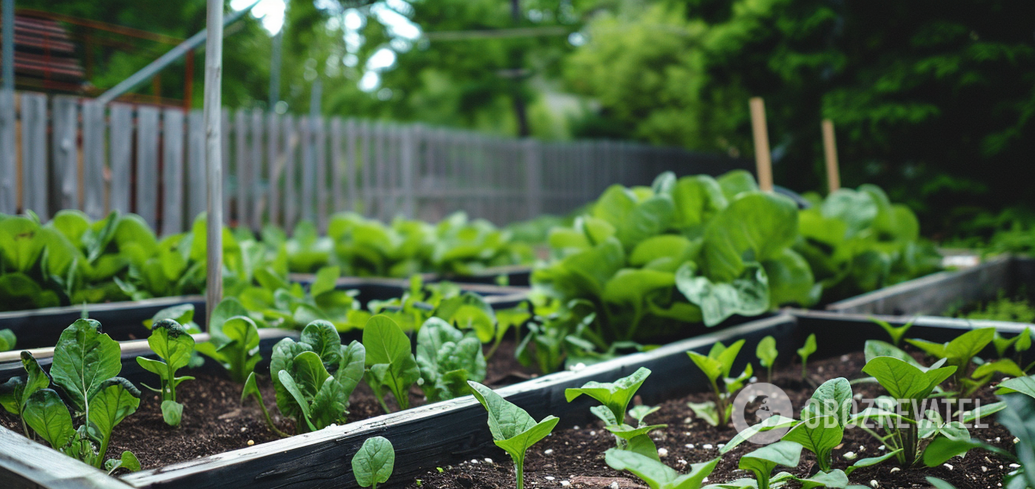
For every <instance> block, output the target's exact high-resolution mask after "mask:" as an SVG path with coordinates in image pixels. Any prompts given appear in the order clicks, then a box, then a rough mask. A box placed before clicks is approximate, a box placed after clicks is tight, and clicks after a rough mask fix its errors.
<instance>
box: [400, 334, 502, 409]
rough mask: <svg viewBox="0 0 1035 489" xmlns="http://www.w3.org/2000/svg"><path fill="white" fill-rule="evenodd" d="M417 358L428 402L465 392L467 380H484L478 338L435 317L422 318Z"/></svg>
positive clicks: (483, 362)
mask: <svg viewBox="0 0 1035 489" xmlns="http://www.w3.org/2000/svg"><path fill="white" fill-rule="evenodd" d="M416 360H417V366H418V367H419V368H420V375H421V379H422V380H423V383H422V384H421V386H420V387H421V389H422V390H423V391H424V395H425V396H427V398H428V402H438V401H444V400H446V399H453V398H455V397H460V396H463V395H466V394H468V393H469V392H470V388H469V387H468V386H467V381H468V380H473V381H476V382H481V381H482V380H485V356H484V355H483V354H482V343H481V341H479V340H478V337H477V336H475V334H474V333H473V332H470V331H469V332H467V334H464V333H462V332H460V330H458V329H456V328H454V327H452V326H450V325H449V323H447V322H445V321H443V320H442V319H439V318H436V317H433V318H429V319H428V320H427V321H424V325H423V326H421V328H420V331H418V332H417V358H416Z"/></svg>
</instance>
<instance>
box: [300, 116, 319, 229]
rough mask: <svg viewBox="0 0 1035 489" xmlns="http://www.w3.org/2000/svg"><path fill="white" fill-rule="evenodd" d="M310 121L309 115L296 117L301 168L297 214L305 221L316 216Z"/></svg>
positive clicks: (314, 170)
mask: <svg viewBox="0 0 1035 489" xmlns="http://www.w3.org/2000/svg"><path fill="white" fill-rule="evenodd" d="M310 122H311V119H310V118H309V117H299V118H298V145H299V149H301V160H300V165H299V166H301V169H302V179H301V181H300V182H299V185H298V188H299V190H300V193H299V199H300V201H299V203H300V204H301V206H300V207H301V209H300V212H299V214H300V217H301V218H302V219H305V220H307V221H312V220H314V218H315V216H316V212H315V210H316V209H314V207H315V206H314V203H315V200H314V199H313V196H314V194H315V191H316V160H315V159H314V157H313V131H312V130H311V126H312V125H311V124H310Z"/></svg>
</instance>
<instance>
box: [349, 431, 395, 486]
mask: <svg viewBox="0 0 1035 489" xmlns="http://www.w3.org/2000/svg"><path fill="white" fill-rule="evenodd" d="M394 468H395V448H394V447H393V446H392V442H390V441H388V439H387V438H384V437H381V436H375V437H371V438H367V439H366V441H364V442H363V446H361V447H360V448H359V451H358V452H356V455H355V456H353V457H352V473H353V475H355V476H356V482H357V483H358V484H359V486H360V487H371V486H374V487H376V486H377V484H383V483H385V482H388V478H389V477H391V476H392V470H393V469H394Z"/></svg>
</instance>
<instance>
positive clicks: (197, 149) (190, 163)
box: [187, 110, 208, 222]
mask: <svg viewBox="0 0 1035 489" xmlns="http://www.w3.org/2000/svg"><path fill="white" fill-rule="evenodd" d="M205 154H206V153H205V113H204V112H202V111H200V110H192V111H191V112H190V114H188V115H187V220H188V221H190V222H193V221H194V219H195V218H197V217H198V216H199V215H200V214H201V213H202V212H205V211H206V210H207V209H208V190H207V189H206V187H205V158H206V156H205Z"/></svg>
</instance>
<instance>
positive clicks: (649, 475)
mask: <svg viewBox="0 0 1035 489" xmlns="http://www.w3.org/2000/svg"><path fill="white" fill-rule="evenodd" d="M604 461H606V462H607V465H609V466H610V467H611V468H612V469H615V470H619V471H621V470H628V471H629V472H632V473H633V475H635V476H636V477H639V478H640V479H642V480H643V481H644V482H646V483H647V486H648V487H650V488H651V489H699V488H700V487H701V485H702V484H703V483H704V479H705V478H707V477H708V475H710V474H711V473H712V471H713V470H715V466H716V465H717V464H718V463H719V458H715V459H712V460H710V461H708V462H705V463H700V464H691V465H690V472H688V473H686V474H682V475H681V474H679V473H678V472H676V471H675V470H672V469H671V468H670V467H669V466H667V465H665V464H663V463H661V462H659V461H658V460H655V459H653V458H650V457H646V456H644V455H641V454H639V453H636V452H630V451H626V450H618V449H614V448H611V449H609V450H608V451H607V452H605V453H604Z"/></svg>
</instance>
